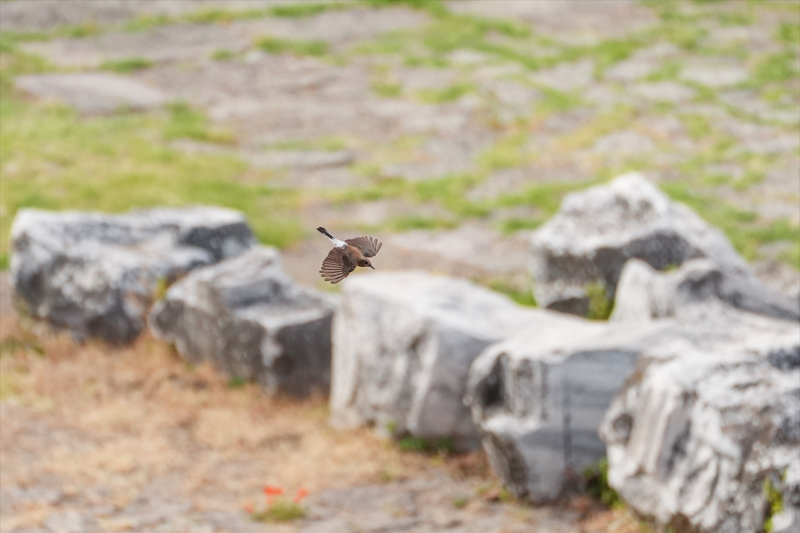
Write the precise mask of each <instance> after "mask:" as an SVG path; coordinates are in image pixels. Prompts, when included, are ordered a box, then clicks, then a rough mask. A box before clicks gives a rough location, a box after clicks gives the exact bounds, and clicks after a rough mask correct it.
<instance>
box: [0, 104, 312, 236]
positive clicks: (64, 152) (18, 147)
mask: <svg viewBox="0 0 800 533" xmlns="http://www.w3.org/2000/svg"><path fill="white" fill-rule="evenodd" d="M175 109H177V111H175ZM186 114H188V115H189V118H188V119H187V118H186V117H185V116H184V115H186ZM176 115H177V116H176ZM197 120H198V119H197V118H196V116H194V115H193V112H192V111H191V110H187V109H186V108H183V107H177V108H174V109H173V110H172V111H171V113H170V115H169V116H165V115H159V114H148V115H144V114H139V113H120V114H116V115H112V116H106V117H94V118H84V117H80V116H78V114H77V113H76V112H75V111H73V110H71V109H68V108H66V107H63V106H60V105H42V104H37V103H31V102H28V101H25V100H20V99H18V98H16V97H15V96H13V94H12V95H8V96H6V94H4V98H3V99H2V100H0V122H2V124H3V135H2V137H0V161H3V167H2V168H3V179H2V180H0V198H1V200H0V205H1V206H2V210H0V238H2V240H3V242H8V240H7V239H8V232H9V227H10V225H11V221H12V219H13V217H14V215H15V214H16V212H17V210H18V209H20V208H22V207H39V208H44V209H56V210H60V209H79V210H91V211H103V212H121V211H127V210H129V209H131V208H146V207H156V206H162V205H163V206H181V205H196V204H207V205H221V206H225V207H230V208H233V209H238V210H240V211H242V212H244V213H245V214H246V215H247V216H248V218H249V221H250V223H251V225H252V227H253V229H254V231H255V233H256V235H257V236H258V238H259V239H260V240H262V242H265V243H269V244H274V245H277V246H287V245H289V244H291V243H292V242H294V241H295V240H296V239H297V238H299V237H300V236H302V234H303V230H302V227H301V226H300V225H299V223H298V222H297V221H296V220H295V219H294V217H292V216H291V208H292V206H293V205H295V204H296V202H297V193H295V192H292V191H286V190H282V189H277V188H274V187H270V186H268V185H264V184H263V183H258V182H255V183H254V182H253V181H255V180H253V179H248V180H242V178H243V177H244V176H245V175H246V174H247V172H248V165H247V164H246V163H244V162H243V161H241V160H239V159H237V158H235V157H231V156H224V155H211V154H192V155H187V154H183V153H181V152H179V151H176V150H173V149H171V148H168V147H165V146H163V145H162V144H161V143H162V142H163V139H166V138H171V137H175V136H178V135H183V134H188V135H190V136H194V137H197V136H199V137H201V138H206V137H207V136H206V135H205V134H199V135H195V133H196V132H198V131H200V132H202V131H203V130H202V128H198V127H197V124H196V122H197ZM187 124H188V125H187ZM187 132H188V133H187ZM193 132H194V133H193ZM9 164H13V166H14V172H13V173H9V172H8V171H7V169H8V165H9Z"/></svg>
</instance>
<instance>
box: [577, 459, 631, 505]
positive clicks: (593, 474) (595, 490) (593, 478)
mask: <svg viewBox="0 0 800 533" xmlns="http://www.w3.org/2000/svg"><path fill="white" fill-rule="evenodd" d="M583 478H584V481H585V483H586V492H587V493H588V494H589V495H590V496H592V497H593V498H596V499H598V500H600V501H601V502H603V503H604V504H605V505H607V506H609V507H611V508H612V509H619V508H621V507H623V506H624V504H623V502H622V499H621V498H620V497H619V494H617V491H615V490H614V489H613V488H611V486H610V485H609V484H608V459H606V458H603V459H600V460H599V461H597V463H595V464H594V465H592V466H590V467H588V468H586V470H584V472H583Z"/></svg>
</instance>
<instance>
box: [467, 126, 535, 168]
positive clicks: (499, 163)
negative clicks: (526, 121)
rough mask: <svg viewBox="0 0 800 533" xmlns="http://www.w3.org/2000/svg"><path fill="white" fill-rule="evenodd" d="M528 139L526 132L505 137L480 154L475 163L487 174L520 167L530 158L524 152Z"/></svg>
mask: <svg viewBox="0 0 800 533" xmlns="http://www.w3.org/2000/svg"><path fill="white" fill-rule="evenodd" d="M529 138H530V137H529V135H528V133H527V132H526V131H519V132H514V133H512V134H509V135H506V136H504V137H503V138H502V139H500V140H499V141H498V142H496V143H495V144H494V146H492V147H490V148H487V149H486V150H484V151H483V152H481V154H480V155H478V158H477V162H478V164H479V165H480V166H481V167H482V168H484V169H485V170H486V171H488V172H491V171H493V170H501V169H504V168H513V167H518V166H521V165H523V164H524V163H525V162H526V161H527V160H528V159H529V158H530V157H529V154H528V153H527V152H526V150H525V147H526V145H527V143H528V139H529Z"/></svg>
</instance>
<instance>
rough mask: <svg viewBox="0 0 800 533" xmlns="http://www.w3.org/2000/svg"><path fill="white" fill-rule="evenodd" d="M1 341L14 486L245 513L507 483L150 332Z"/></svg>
mask: <svg viewBox="0 0 800 533" xmlns="http://www.w3.org/2000/svg"><path fill="white" fill-rule="evenodd" d="M0 347H2V357H0V378H1V379H0V384H1V385H2V387H0V406H2V409H0V465H2V468H1V469H0V470H1V471H2V476H0V480H1V481H2V488H3V490H9V489H10V488H12V487H20V488H24V487H27V486H41V485H42V484H43V483H45V484H46V483H47V480H58V481H56V482H55V483H56V485H57V486H58V488H59V489H60V490H62V491H63V492H64V493H65V495H66V496H67V497H69V496H70V495H80V496H81V498H84V499H87V500H89V502H91V503H93V504H95V505H100V504H102V505H108V504H112V505H115V506H116V507H117V508H122V507H125V506H127V505H129V504H130V503H131V502H132V501H134V500H135V499H136V498H137V497H138V496H139V495H140V494H141V493H142V491H143V490H144V489H145V488H146V487H152V486H155V485H157V486H159V487H160V490H161V491H163V493H164V494H165V495H169V496H177V497H181V498H182V499H186V500H190V501H192V502H193V503H194V506H195V508H197V509H227V510H234V511H235V510H241V509H242V508H243V506H244V505H245V504H247V503H248V502H253V501H260V500H261V499H262V495H261V489H262V487H263V486H264V485H266V484H270V485H276V486H280V487H284V488H285V489H286V491H287V494H294V493H295V492H296V491H297V489H298V488H300V487H303V488H305V489H307V490H308V491H309V492H310V493H312V494H313V493H314V492H317V491H320V490H323V489H327V488H338V487H346V486H353V485H361V484H373V483H388V482H393V481H396V480H400V479H404V478H413V477H417V476H418V477H424V476H426V475H427V474H429V473H430V470H431V469H432V468H441V469H444V470H445V471H446V472H448V473H449V474H450V475H451V476H453V477H454V478H456V479H460V480H462V481H463V483H464V488H465V491H466V493H467V494H473V493H475V490H474V489H475V487H484V488H487V490H488V492H498V491H500V486H499V485H498V484H497V481H496V480H495V479H494V477H493V476H492V474H491V472H490V470H489V468H488V465H487V463H486V460H485V457H484V456H483V454H482V453H480V452H479V453H473V454H467V455H459V456H448V455H441V454H438V455H436V454H422V453H414V452H403V451H402V450H400V448H399V447H398V446H396V445H395V444H393V443H391V442H390V441H386V440H383V439H381V438H379V437H378V436H377V435H376V434H375V433H374V432H373V431H372V430H371V429H369V428H363V429H358V430H350V431H335V430H333V429H331V428H330V427H329V426H328V424H327V418H328V408H327V403H326V401H325V399H324V398H314V399H310V400H307V401H300V402H299V401H296V400H289V399H281V398H269V397H267V396H265V395H264V394H263V393H262V392H261V391H260V390H259V389H258V387H257V386H255V385H250V384H248V385H245V386H243V387H235V388H231V387H229V386H228V383H227V382H226V380H225V379H224V378H223V377H222V376H220V375H218V374H216V373H215V372H214V371H213V370H212V369H211V368H210V367H206V366H200V367H196V368H192V367H190V366H189V365H187V364H186V363H185V362H184V361H182V360H181V359H180V358H179V357H178V356H177V355H176V354H175V353H174V352H172V351H171V350H170V348H169V347H168V346H166V345H165V344H163V343H161V342H158V341H157V340H155V339H153V338H152V337H150V336H147V335H146V336H143V337H142V338H141V339H139V340H138V341H137V342H136V343H135V344H134V345H133V346H131V347H128V348H119V349H113V348H109V347H108V346H106V345H103V344H100V343H95V342H88V343H85V344H77V343H75V342H73V341H72V339H71V338H70V337H69V336H68V335H67V334H64V333H53V332H51V331H48V330H47V328H46V327H45V326H44V325H42V324H38V323H36V324H34V323H30V322H28V321H26V320H25V319H20V318H18V317H17V316H16V315H14V314H11V313H4V314H2V315H0ZM100 486H102V487H105V488H106V489H104V490H105V492H103V493H100V492H98V491H97V487H100ZM479 496H480V495H479ZM483 500H486V501H485V502H483ZM482 502H483V503H482ZM473 504H474V505H478V506H479V507H480V506H481V505H488V504H489V499H487V498H484V497H478V498H477V499H476V501H473V502H472V503H471V506H473V507H474V505H473ZM507 505H511V506H513V508H514V509H516V511H517V512H519V513H523V514H524V513H526V512H529V511H530V509H529V508H528V507H527V506H525V505H524V504H519V503H507ZM564 505H567V506H568V507H571V508H573V509H574V510H577V511H578V514H579V515H580V516H581V517H582V518H581V520H580V521H581V524H582V525H583V524H585V526H586V527H582V529H583V530H585V531H615V532H619V533H629V532H634V531H639V530H638V529H637V528H638V524H637V522H636V521H635V520H633V519H632V518H630V516H627V517H625V516H624V515H620V512H621V511H606V510H605V509H604V508H603V507H602V506H600V505H599V504H598V503H597V502H594V501H593V500H589V499H588V498H578V499H576V500H572V501H570V502H566V503H565V504H564ZM514 509H512V511H513V510H514ZM51 511H52V509H51V508H50V507H49V506H47V505H38V504H37V505H35V506H29V507H27V508H24V509H16V510H15V511H14V513H12V514H9V513H5V514H4V516H3V530H6V529H7V527H6V526H8V525H9V524H12V525H14V527H23V526H25V527H38V526H40V525H41V523H42V521H43V520H44V519H45V518H46V517H47V516H48V514H49V512H51ZM623 513H624V512H623ZM620 520H621V521H620ZM620 526H621V527H620ZM109 527H111V526H109ZM114 527H116V526H114Z"/></svg>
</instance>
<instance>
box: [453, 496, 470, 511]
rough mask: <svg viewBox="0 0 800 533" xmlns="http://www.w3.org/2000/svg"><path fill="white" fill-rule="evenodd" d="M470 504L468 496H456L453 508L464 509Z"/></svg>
mask: <svg viewBox="0 0 800 533" xmlns="http://www.w3.org/2000/svg"><path fill="white" fill-rule="evenodd" d="M468 503H469V498H467V497H466V496H456V497H455V498H453V507H455V508H456V509H463V508H464V507H466V506H467V504H468Z"/></svg>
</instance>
